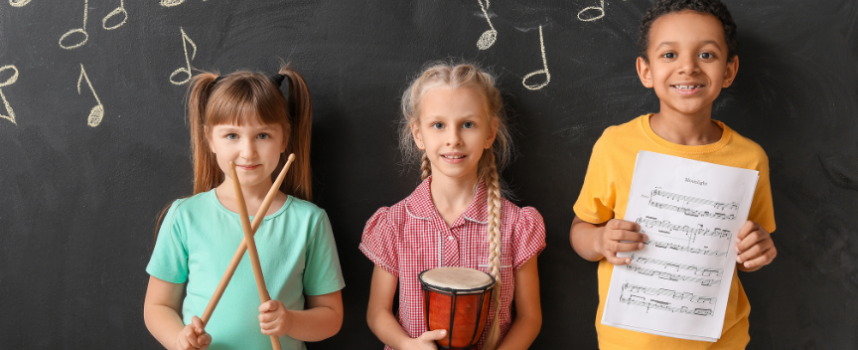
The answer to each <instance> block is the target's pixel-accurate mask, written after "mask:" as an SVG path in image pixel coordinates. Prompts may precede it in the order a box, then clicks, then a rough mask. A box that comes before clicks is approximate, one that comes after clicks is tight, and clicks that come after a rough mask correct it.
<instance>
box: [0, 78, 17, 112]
mask: <svg viewBox="0 0 858 350" xmlns="http://www.w3.org/2000/svg"><path fill="white" fill-rule="evenodd" d="M9 69H11V70H12V71H14V72H15V74H12V77H11V78H9V79H6V81H4V82H2V83H0V88H3V87H6V86H9V85H12V84H14V83H15V82H16V81H18V68H15V66H13V65H8V66H3V67H0V75H2V74H3V71H6V70H9ZM0 99H2V100H3V105H4V106H5V107H6V113H9V115H2V114H0V118H3V119H6V120H8V121H10V122H12V124H15V125H18V123H17V122H16V121H15V112H14V111H12V106H10V105H9V101H8V100H6V95H4V94H3V90H2V89H0Z"/></svg>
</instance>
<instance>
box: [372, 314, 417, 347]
mask: <svg viewBox="0 0 858 350" xmlns="http://www.w3.org/2000/svg"><path fill="white" fill-rule="evenodd" d="M367 324H368V325H369V329H370V330H372V333H374V334H375V336H376V337H378V340H381V342H382V343H384V344H385V345H387V346H390V347H391V348H394V349H403V348H404V346H403V344H404V343H405V342H407V341H409V340H411V337H409V336H408V334H407V333H405V330H404V329H402V326H401V325H400V324H399V321H397V320H396V317H394V316H393V313H391V312H390V311H387V310H378V311H376V312H374V313H372V314H368V315H367Z"/></svg>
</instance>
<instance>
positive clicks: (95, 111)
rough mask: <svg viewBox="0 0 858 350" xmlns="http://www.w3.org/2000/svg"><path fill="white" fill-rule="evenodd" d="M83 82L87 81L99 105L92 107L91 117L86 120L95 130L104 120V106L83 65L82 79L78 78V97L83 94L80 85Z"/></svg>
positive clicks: (81, 66)
mask: <svg viewBox="0 0 858 350" xmlns="http://www.w3.org/2000/svg"><path fill="white" fill-rule="evenodd" d="M83 80H86V85H87V86H89V91H92V96H93V97H95V102H97V103H98V104H97V105H95V107H92V110H90V111H89V117H87V118H86V124H87V125H89V126H91V127H93V128H94V127H96V126H98V124H101V120H102V119H104V105H103V104H101V100H99V99H98V94H96V93H95V89H94V88H93V87H92V82H91V81H90V80H89V76H88V75H87V74H86V69H84V68H83V63H81V65H80V77H78V78H77V94H78V95H80V93H81V91H80V84H81V82H83Z"/></svg>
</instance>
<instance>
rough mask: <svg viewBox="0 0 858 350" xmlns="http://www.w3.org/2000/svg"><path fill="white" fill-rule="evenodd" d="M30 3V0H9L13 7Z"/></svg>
mask: <svg viewBox="0 0 858 350" xmlns="http://www.w3.org/2000/svg"><path fill="white" fill-rule="evenodd" d="M29 3H30V0H9V5H12V6H13V7H24V6H26V5H27V4H29Z"/></svg>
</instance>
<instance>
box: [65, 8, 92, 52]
mask: <svg viewBox="0 0 858 350" xmlns="http://www.w3.org/2000/svg"><path fill="white" fill-rule="evenodd" d="M88 10H89V0H84V1H83V27H81V28H77V29H72V30H70V31H68V32H66V33H65V34H63V36H61V37H60V47H62V48H64V49H66V50H72V49H76V48H78V47H81V46H83V44H86V42H87V40H89V34H87V33H86V15H87V11H88ZM75 33H80V34H83V40H81V41H80V42H78V43H76V44H75V43H74V41H72V42H69V40H67V39H68V38H69V37H70V36H72V35H73V34H75Z"/></svg>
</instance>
